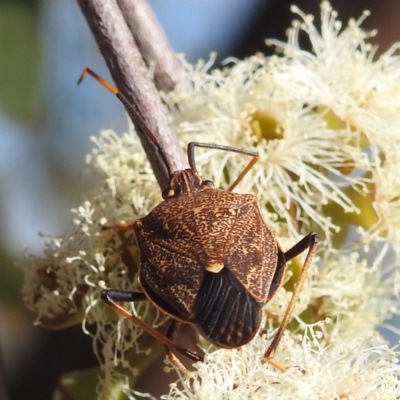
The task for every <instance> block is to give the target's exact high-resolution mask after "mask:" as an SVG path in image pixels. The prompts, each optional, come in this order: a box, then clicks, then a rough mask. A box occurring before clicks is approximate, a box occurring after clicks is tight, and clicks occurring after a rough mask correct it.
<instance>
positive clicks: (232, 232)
mask: <svg viewBox="0 0 400 400" xmlns="http://www.w3.org/2000/svg"><path fill="white" fill-rule="evenodd" d="M86 74H89V75H91V76H92V77H94V78H95V79H96V80H97V81H99V82H100V83H101V84H102V85H103V86H105V87H106V88H107V89H108V90H110V91H111V92H112V93H114V94H115V95H116V96H117V97H118V98H119V99H120V100H121V101H122V103H123V104H124V105H125V107H126V108H127V109H128V110H129V111H131V112H132V113H134V114H135V115H137V112H135V110H134V109H133V107H132V106H131V105H130V104H129V103H128V101H127V100H126V99H125V98H124V96H123V95H122V94H121V93H120V92H118V90H117V89H116V88H114V87H113V86H112V85H110V84H109V83H108V82H106V81H105V80H104V79H103V78H101V77H100V76H98V75H97V74H95V73H94V72H93V71H92V70H90V69H85V70H84V71H83V73H82V75H81V77H80V79H79V81H78V83H80V82H81V80H82V79H83V78H84V77H85V75H86ZM135 122H137V123H138V124H139V126H140V128H141V129H142V130H144V131H145V132H146V134H147V135H149V137H150V138H151V140H152V141H153V142H154V144H155V145H156V147H157V148H158V150H159V153H160V155H161V156H162V157H163V161H164V162H165V165H166V167H167V169H168V171H169V176H170V183H169V188H168V189H167V190H164V191H163V199H164V200H163V201H162V202H161V203H160V204H159V205H158V206H156V207H155V208H154V209H153V210H152V211H151V212H150V213H149V214H148V215H146V216H145V217H143V218H140V219H139V220H137V221H134V222H132V223H130V224H124V225H116V226H112V227H108V228H116V229H132V230H133V231H134V234H135V237H136V241H137V245H138V247H139V252H140V271H139V279H140V283H141V285H142V288H143V292H140V293H138V292H127V291H121V290H114V289H112V290H104V291H103V293H102V296H101V297H102V299H103V300H104V301H105V302H106V303H107V304H109V305H110V306H111V307H112V308H113V309H114V310H115V311H117V312H118V313H119V314H121V315H123V316H125V317H127V318H129V319H130V320H131V321H133V322H134V323H135V324H137V325H139V326H140V327H141V328H142V329H143V330H144V331H146V332H148V333H149V334H150V335H152V336H153V337H155V338H156V339H158V340H159V341H161V342H162V343H163V344H164V346H165V347H166V349H167V355H168V357H169V358H170V360H171V361H172V362H173V363H174V364H175V365H177V366H179V367H181V368H182V364H181V363H180V361H179V360H178V359H177V358H176V357H175V356H174V355H173V353H172V352H171V349H174V350H176V351H178V352H180V353H181V354H184V355H185V356H187V357H189V358H191V359H192V360H195V361H201V360H203V358H202V356H200V355H198V354H197V353H196V352H194V351H191V350H188V349H186V348H184V347H182V346H180V345H178V344H177V343H175V342H174V339H175V338H176V335H177V333H178V330H179V326H180V324H181V323H188V324H191V325H192V326H194V328H195V329H196V330H197V331H198V332H199V333H200V334H201V335H202V336H204V337H205V338H206V339H207V340H209V341H210V342H211V343H213V344H215V345H216V346H219V347H223V348H227V349H231V348H237V347H240V346H243V345H244V344H246V343H248V342H249V341H250V340H251V339H252V338H253V337H254V336H255V335H256V334H257V333H258V332H259V331H260V325H261V321H262V317H263V309H264V307H265V305H266V304H267V303H268V302H269V301H270V300H271V299H272V298H273V297H274V295H275V294H276V292H277V290H278V289H279V287H280V286H281V284H282V280H283V276H284V272H285V269H286V263H287V261H289V260H291V259H292V258H294V257H296V256H298V255H299V254H300V253H302V252H304V251H305V250H307V249H308V253H307V256H306V259H305V262H304V265H303V268H302V271H301V273H300V276H299V278H298V281H297V283H296V285H295V289H294V291H293V295H292V298H291V300H290V303H289V305H288V308H287V310H286V312H285V315H284V317H283V320H282V322H281V324H280V326H279V328H278V330H277V332H276V334H275V336H274V338H273V340H272V342H271V344H270V346H269V348H268V350H267V351H266V352H265V355H264V359H263V360H264V361H268V362H269V363H271V364H273V365H275V366H276V367H277V368H279V369H282V370H284V369H285V367H284V366H283V365H281V364H280V363H279V362H277V361H275V360H273V359H272V357H273V355H274V353H275V350H276V348H277V346H278V344H279V341H280V339H281V337H282V335H283V332H284V330H285V328H286V326H287V324H288V322H289V320H290V318H291V315H292V312H293V308H294V305H295V303H296V301H297V299H298V296H299V292H300V289H301V286H302V284H303V282H304V280H305V277H306V273H307V270H308V267H309V265H310V262H311V260H312V257H313V255H314V253H315V249H316V245H317V242H318V236H317V235H316V234H315V233H310V234H309V235H307V236H305V237H304V238H303V239H302V240H301V241H300V242H298V243H297V244H296V245H294V246H293V247H292V248H291V249H289V250H288V251H286V252H284V251H283V250H282V249H281V247H280V246H279V244H278V242H277V241H276V239H275V238H274V236H273V234H272V233H271V231H270V230H269V228H268V227H267V225H266V224H265V222H264V221H263V219H262V216H261V213H260V209H259V206H258V201H257V197H256V196H254V195H252V194H236V193H233V192H232V191H231V190H232V189H233V188H234V187H235V186H236V185H237V183H238V182H239V181H240V180H241V179H242V178H243V176H244V175H245V174H246V173H247V172H248V171H249V170H250V168H251V167H252V166H253V165H254V164H255V162H256V161H257V160H258V154H257V153H256V152H252V151H248V150H242V149H238V148H234V147H230V146H222V145H215V144H204V143H189V145H188V160H189V165H190V168H189V169H185V170H182V171H173V170H172V168H171V167H170V163H169V162H168V157H167V156H166V154H165V151H164V149H162V148H161V146H160V145H159V144H158V141H157V139H156V137H155V136H154V135H153V133H152V132H150V131H149V130H148V129H147V127H146V126H145V124H144V123H143V120H142V118H141V117H140V115H137V121H135ZM195 147H203V148H204V147H205V148H211V149H217V150H224V151H232V152H236V153H241V154H245V155H249V156H252V160H251V161H250V162H249V164H248V165H247V167H246V168H245V169H244V171H243V172H242V173H241V174H240V176H239V177H238V178H237V179H236V181H235V182H234V183H233V184H232V185H231V187H230V188H229V189H228V190H219V189H215V188H214V187H213V184H212V182H210V181H206V180H203V179H202V178H201V177H200V176H199V175H198V174H197V171H196V165H195V157H194V149H195ZM143 300H147V301H150V302H151V303H153V304H154V305H155V306H156V307H157V308H158V309H159V310H161V311H162V312H163V313H165V314H167V315H169V316H170V317H171V319H172V322H171V325H170V327H169V329H168V330H167V333H166V334H165V335H164V334H162V333H160V332H158V331H156V330H155V329H153V328H152V327H150V326H149V325H147V324H146V323H144V322H143V321H141V320H140V319H139V318H137V317H135V316H134V315H131V314H130V313H128V312H127V311H126V310H125V309H124V308H122V307H121V306H120V305H119V304H118V303H119V302H132V301H143Z"/></svg>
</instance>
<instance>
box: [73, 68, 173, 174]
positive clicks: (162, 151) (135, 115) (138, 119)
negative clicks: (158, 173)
mask: <svg viewBox="0 0 400 400" xmlns="http://www.w3.org/2000/svg"><path fill="white" fill-rule="evenodd" d="M86 75H90V76H92V77H93V78H94V79H96V81H97V82H99V83H100V84H101V85H103V86H104V87H105V88H106V89H107V90H108V91H110V92H111V93H112V94H114V95H115V96H116V97H117V98H118V99H119V101H120V102H121V103H122V104H123V105H124V106H125V108H126V109H127V110H128V111H129V113H130V114H131V116H132V118H133V120H134V122H135V123H136V124H137V125H138V126H139V128H140V129H141V130H142V131H143V132H144V133H145V134H146V135H147V136H148V137H149V138H150V140H151V141H152V142H153V144H154V146H155V147H156V148H157V150H158V153H159V154H160V156H161V158H162V160H163V161H164V165H165V167H166V168H167V170H168V175H169V176H170V177H171V175H172V172H173V168H172V165H171V163H170V161H169V158H168V155H167V152H166V151H165V149H164V147H162V146H161V145H160V142H159V141H158V139H157V138H156V136H155V135H154V133H153V132H152V131H151V130H150V129H149V127H148V126H147V124H146V123H145V121H144V119H143V117H142V116H141V114H140V112H139V111H138V109H137V108H136V106H135V104H132V103H130V102H129V101H128V99H127V98H126V97H125V96H124V95H123V94H122V93H121V92H120V91H119V90H118V89H117V88H116V87H114V86H113V85H111V83H109V82H107V81H106V80H105V79H104V78H102V77H101V76H100V75H97V74H96V72H94V71H92V70H91V69H90V68H85V69H84V70H83V71H82V73H81V76H80V77H79V79H78V82H77V84H78V85H79V84H80V83H81V82H82V81H83V79H84V78H85V76H86Z"/></svg>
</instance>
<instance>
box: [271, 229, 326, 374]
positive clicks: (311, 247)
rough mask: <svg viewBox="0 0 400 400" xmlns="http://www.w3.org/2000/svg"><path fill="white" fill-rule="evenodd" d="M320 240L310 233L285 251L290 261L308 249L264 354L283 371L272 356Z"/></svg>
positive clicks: (287, 259) (282, 367)
mask: <svg viewBox="0 0 400 400" xmlns="http://www.w3.org/2000/svg"><path fill="white" fill-rule="evenodd" d="M318 241H319V238H318V235H317V234H316V233H310V234H308V235H307V236H305V237H304V238H303V239H302V240H300V242H299V243H297V244H295V245H294V246H293V247H292V248H291V249H289V250H288V251H287V252H286V253H285V259H286V261H289V260H291V259H292V258H294V257H296V256H298V255H299V254H301V253H302V252H303V251H305V250H307V249H308V253H307V257H306V259H305V261H304V264H303V267H302V269H301V272H300V276H299V278H298V279H297V282H296V284H295V287H294V290H293V295H292V298H291V299H290V302H289V305H288V307H287V309H286V312H285V315H284V316H283V319H282V322H281V324H280V325H279V328H278V331H277V332H276V334H275V336H274V338H273V339H272V342H271V344H270V345H269V347H268V350H267V351H266V352H265V354H264V359H263V362H268V363H270V364H271V365H273V366H275V367H276V368H278V369H281V370H282V371H285V370H286V367H284V366H283V365H282V364H281V363H279V362H278V361H276V360H273V359H272V357H273V356H274V353H275V351H276V348H277V347H278V345H279V342H280V340H281V338H282V335H283V332H284V331H285V329H286V326H287V324H288V323H289V321H290V318H291V316H292V313H293V309H294V306H295V304H296V301H297V299H298V298H299V294H300V290H301V288H302V286H303V283H304V281H305V279H306V276H307V271H308V268H309V266H310V264H311V260H312V258H313V256H314V253H315V250H316V247H317V243H318Z"/></svg>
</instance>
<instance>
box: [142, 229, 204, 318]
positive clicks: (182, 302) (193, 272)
mask: <svg viewBox="0 0 400 400" xmlns="http://www.w3.org/2000/svg"><path fill="white" fill-rule="evenodd" d="M138 242H139V244H140V263H141V265H140V280H141V283H142V286H143V289H144V290H145V292H146V293H147V294H148V295H149V297H150V298H152V300H153V301H154V303H155V304H156V305H158V306H159V307H160V308H162V309H163V310H164V311H165V312H167V313H168V314H170V315H172V316H174V317H176V318H178V319H180V320H185V319H187V318H189V316H190V315H191V314H192V312H193V309H194V306H195V301H196V298H197V293H198V290H199V288H200V285H201V282H202V281H203V275H204V269H203V268H201V266H200V265H199V263H198V261H197V259H196V257H194V254H196V243H192V244H191V248H190V249H188V248H187V246H186V244H185V243H182V242H181V241H179V240H176V238H171V237H157V235H154V234H153V232H150V233H147V232H142V233H141V234H140V236H139V238H138Z"/></svg>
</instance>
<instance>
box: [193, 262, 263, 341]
mask: <svg viewBox="0 0 400 400" xmlns="http://www.w3.org/2000/svg"><path fill="white" fill-rule="evenodd" d="M261 311H262V306H261V305H260V304H259V303H258V302H257V301H256V300H255V299H254V298H253V297H252V296H251V295H250V294H249V293H248V292H247V291H246V290H245V289H244V288H243V285H242V284H241V283H240V282H239V281H238V280H237V279H236V277H235V276H234V275H233V274H232V272H230V271H229V270H228V269H227V268H224V269H222V270H221V271H220V272H219V273H216V274H215V273H213V272H208V271H206V272H205V274H204V280H203V283H202V286H201V288H200V291H199V295H198V302H197V307H196V311H195V314H194V316H193V318H192V321H191V322H192V323H194V324H195V325H196V327H197V328H198V330H199V331H200V332H201V333H202V334H203V335H204V336H205V337H206V338H207V339H208V340H209V341H210V342H212V343H213V344H215V345H217V346H220V347H225V348H235V347H240V346H243V345H244V344H246V343H248V342H249V341H250V340H251V339H252V338H253V337H254V335H255V334H256V333H257V332H258V329H259V327H260V324H261V318H262V313H261Z"/></svg>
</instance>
